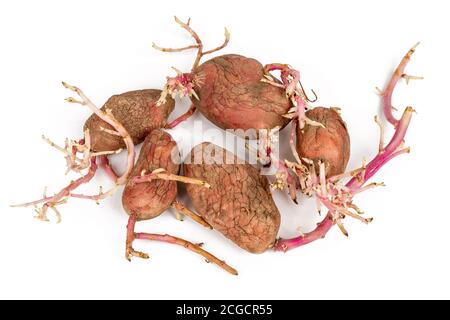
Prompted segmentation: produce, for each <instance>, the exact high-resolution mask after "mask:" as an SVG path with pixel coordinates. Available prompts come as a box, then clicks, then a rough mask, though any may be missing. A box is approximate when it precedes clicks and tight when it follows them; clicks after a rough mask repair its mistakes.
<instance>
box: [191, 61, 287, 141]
mask: <svg viewBox="0 0 450 320" xmlns="http://www.w3.org/2000/svg"><path fill="white" fill-rule="evenodd" d="M263 71H264V70H263V66H262V65H261V63H259V62H258V61H257V60H255V59H251V58H246V57H244V56H241V55H237V54H227V55H222V56H219V57H215V58H213V59H211V60H208V61H206V62H204V63H203V64H201V65H200V66H198V67H197V68H196V69H195V70H194V73H193V76H194V79H197V80H196V81H195V83H196V84H197V85H196V86H195V87H194V89H195V91H196V93H197V94H198V97H199V100H197V99H195V98H193V99H192V102H193V103H194V105H195V106H196V107H197V109H198V110H200V112H201V113H202V114H203V115H204V116H205V117H206V118H207V119H208V120H210V121H211V122H212V123H214V124H215V125H217V126H218V127H220V128H222V129H244V130H247V129H272V128H274V127H276V126H280V127H284V126H286V125H287V124H288V123H289V119H286V118H285V117H283V115H284V114H286V113H287V112H288V110H289V109H290V107H291V103H290V101H289V99H288V98H287V97H286V92H285V90H283V89H281V88H278V87H276V86H273V85H271V84H267V83H264V82H261V79H262V78H263V74H264V72H263ZM251 138H255V136H253V137H251Z"/></svg>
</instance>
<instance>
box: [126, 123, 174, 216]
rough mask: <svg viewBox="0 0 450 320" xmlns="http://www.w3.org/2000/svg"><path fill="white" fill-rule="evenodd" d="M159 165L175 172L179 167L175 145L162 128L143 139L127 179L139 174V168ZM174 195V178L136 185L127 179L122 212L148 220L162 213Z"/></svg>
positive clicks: (149, 170) (148, 168) (144, 168)
mask: <svg viewBox="0 0 450 320" xmlns="http://www.w3.org/2000/svg"><path fill="white" fill-rule="evenodd" d="M172 155H173V156H174V157H175V159H173V158H172ZM174 160H175V161H174ZM158 168H163V169H166V170H167V172H168V173H173V174H178V172H179V170H180V165H179V151H178V148H177V144H176V142H175V141H174V140H173V139H172V137H171V136H170V135H169V134H168V133H166V132H164V131H163V130H161V129H156V130H153V131H152V132H151V133H150V134H149V135H148V136H147V138H145V140H144V143H143V145H142V149H141V153H140V154H139V158H138V160H137V162H136V165H135V166H134V168H133V171H132V172H131V175H130V178H131V177H135V176H139V175H140V174H141V172H142V170H146V171H147V172H148V173H150V172H152V171H153V170H155V169H158ZM176 196H177V183H176V181H166V180H160V179H155V180H152V181H151V182H143V183H138V184H135V185H131V184H130V181H128V183H127V185H126V186H125V189H124V191H123V195H122V205H123V207H124V209H125V211H126V212H127V213H128V214H129V215H132V216H134V217H136V219H137V220H147V219H152V218H155V217H157V216H159V215H160V214H161V213H162V212H164V211H165V210H166V209H167V208H168V207H170V205H171V204H172V203H173V201H174V200H175V198H176Z"/></svg>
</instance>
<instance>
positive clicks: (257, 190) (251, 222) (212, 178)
mask: <svg viewBox="0 0 450 320" xmlns="http://www.w3.org/2000/svg"><path fill="white" fill-rule="evenodd" d="M209 155H212V157H213V158H214V159H213V160H214V161H210V160H209V159H208V156H209ZM226 158H227V159H233V161H234V162H233V164H222V163H225V162H224V160H225V159H226ZM187 159H188V160H187V161H185V163H184V174H185V175H186V176H187V177H192V178H196V179H200V180H204V181H206V182H208V183H209V184H210V185H211V188H210V189H207V188H203V187H201V186H196V185H192V184H190V185H186V189H187V193H188V195H189V197H190V199H191V201H192V204H193V206H194V208H195V210H196V211H197V212H198V213H199V214H200V215H201V216H202V217H203V218H204V219H205V220H206V221H207V222H208V223H209V224H210V225H211V226H212V227H213V228H214V229H216V230H218V231H219V232H220V233H222V234H223V235H224V236H225V237H227V238H228V239H230V240H231V241H233V242H234V243H236V244H237V245H238V246H240V247H241V248H243V249H245V250H247V251H249V252H252V253H261V252H264V251H265V250H266V249H268V248H270V247H271V246H272V245H273V244H274V242H275V239H276V236H277V232H278V229H279V227H280V213H279V211H278V209H277V207H276V205H275V203H274V201H273V199H272V195H271V192H270V187H269V182H268V180H267V178H266V177H265V176H262V175H260V173H259V171H258V170H257V169H256V168H255V167H253V166H251V165H249V164H236V163H243V162H242V161H241V160H240V162H238V160H237V159H238V158H237V157H236V156H235V155H233V154H231V153H230V152H228V151H226V150H224V149H222V148H220V147H218V146H216V145H214V144H212V143H207V142H205V143H202V144H199V145H197V146H196V147H195V148H194V149H192V151H191V153H190V155H189V156H188V157H187Z"/></svg>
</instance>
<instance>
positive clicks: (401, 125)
mask: <svg viewBox="0 0 450 320" xmlns="http://www.w3.org/2000/svg"><path fill="white" fill-rule="evenodd" d="M416 46H417V45H416ZM416 46H414V47H413V48H412V49H411V50H409V51H408V53H407V54H406V55H405V57H404V58H403V59H402V61H401V62H400V65H399V67H398V68H397V69H396V70H395V72H394V73H393V75H392V78H391V81H390V82H389V84H388V86H387V88H386V89H385V91H384V93H383V94H382V99H383V101H382V102H383V113H384V115H385V117H386V119H387V120H388V121H389V122H390V123H391V124H393V125H394V127H395V133H394V135H393V136H392V138H391V140H390V141H389V143H388V144H387V145H386V147H383V142H382V139H383V130H381V137H380V147H379V152H378V154H377V155H376V156H375V157H374V158H373V159H372V160H371V161H370V162H369V163H368V164H367V165H366V166H364V167H363V168H361V170H358V171H357V172H356V171H354V172H353V173H352V174H351V176H352V178H351V179H350V181H348V182H347V184H345V186H344V187H338V185H337V184H335V183H334V182H331V181H332V180H333V181H334V178H330V179H328V182H329V183H328V184H329V185H328V187H329V189H330V191H328V188H327V191H325V192H331V193H332V194H331V195H332V196H335V195H338V197H337V198H336V199H337V200H339V204H341V205H344V207H339V204H337V205H334V204H333V206H332V207H330V203H329V201H328V198H326V197H325V198H323V196H324V195H323V194H322V193H323V192H324V190H323V189H322V188H321V189H315V192H316V196H317V197H318V198H319V200H320V201H321V203H322V204H324V205H325V206H326V207H327V208H328V209H329V211H328V213H327V215H326V216H325V218H324V219H323V220H322V221H321V222H320V223H318V224H317V226H316V228H315V229H314V230H313V231H311V232H308V233H306V234H302V235H300V236H298V237H295V238H292V239H278V240H277V241H276V243H275V245H274V247H273V248H274V250H275V251H284V252H285V251H288V250H291V249H294V248H297V247H300V246H303V245H305V244H308V243H310V242H313V241H315V240H318V239H322V238H324V237H325V235H326V234H327V232H328V231H329V230H330V229H331V227H332V226H333V225H334V224H338V226H339V227H340V228H341V230H342V231H343V233H344V234H346V231H345V229H344V228H343V226H342V224H341V222H340V218H341V215H351V216H352V217H358V216H357V215H355V214H354V213H351V212H350V211H349V210H348V209H346V208H345V206H347V207H349V208H352V209H354V210H355V211H357V213H358V214H359V213H360V210H359V209H358V207H356V206H355V205H353V204H352V198H353V196H354V195H355V194H357V193H359V192H361V191H364V190H366V189H368V188H371V187H372V186H376V185H378V184H369V185H366V186H364V185H365V184H366V182H367V181H368V180H369V179H370V178H372V177H373V176H374V175H375V174H376V173H377V171H378V170H379V169H380V168H381V167H382V166H383V165H385V164H386V163H387V162H389V161H390V160H391V159H393V158H395V157H396V156H398V155H401V154H403V153H408V152H409V148H407V147H406V148H405V147H403V144H404V138H405V135H406V132H407V129H408V127H409V124H410V121H411V117H412V114H413V112H414V109H413V108H412V107H407V108H406V109H405V110H404V112H403V115H402V117H401V118H400V120H396V119H395V118H394V117H393V114H392V106H391V97H392V92H393V90H394V88H395V85H396V84H397V82H398V79H399V78H400V77H401V76H402V75H403V70H404V68H405V66H406V63H407V62H408V61H409V59H410V57H411V55H412V53H413V52H414V50H415V48H416ZM355 172H356V173H355ZM336 192H337V194H336ZM359 219H360V220H363V221H364V222H366V223H367V222H370V221H371V219H370V218H369V219H367V218H366V219H365V218H362V217H360V218H359Z"/></svg>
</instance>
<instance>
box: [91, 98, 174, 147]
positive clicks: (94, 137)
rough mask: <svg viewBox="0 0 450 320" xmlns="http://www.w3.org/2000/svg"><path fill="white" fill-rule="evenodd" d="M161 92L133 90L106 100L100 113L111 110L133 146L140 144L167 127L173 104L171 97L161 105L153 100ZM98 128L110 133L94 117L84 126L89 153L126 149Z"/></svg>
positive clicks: (120, 142) (121, 142) (122, 144)
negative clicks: (89, 142) (155, 132)
mask: <svg viewBox="0 0 450 320" xmlns="http://www.w3.org/2000/svg"><path fill="white" fill-rule="evenodd" d="M160 95H161V90H156V89H147V90H136V91H130V92H126V93H122V94H119V95H114V96H112V97H111V98H109V99H108V101H106V103H105V105H104V106H103V107H102V108H101V110H103V111H105V110H106V109H111V111H112V114H113V115H114V117H115V118H116V119H117V120H118V121H119V122H120V123H121V124H122V125H123V126H124V127H125V129H127V131H128V133H129V134H130V136H131V138H132V139H133V142H134V143H135V144H138V143H141V142H142V141H143V140H144V139H145V137H146V136H147V134H149V133H150V131H152V130H153V129H158V128H162V127H164V126H165V125H166V121H167V118H168V117H169V114H170V113H171V112H172V111H173V109H174V106H175V102H174V100H173V99H172V98H171V97H168V98H167V101H166V102H165V103H164V104H162V105H161V106H158V107H157V106H156V101H157V100H158V98H159V96H160ZM101 128H105V129H110V130H113V129H114V128H113V127H112V126H110V125H109V124H108V123H106V122H105V121H103V120H101V119H100V118H99V117H98V116H97V115H95V114H93V115H92V116H90V117H89V119H88V120H87V121H86V123H85V125H84V130H86V129H89V133H90V137H91V149H92V151H96V152H99V151H112V150H117V149H120V148H125V144H124V142H123V139H122V138H121V137H118V136H115V135H112V134H110V133H107V132H105V131H102V130H101Z"/></svg>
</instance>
